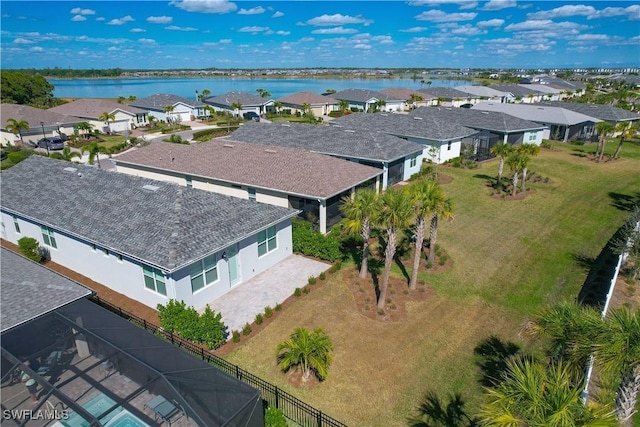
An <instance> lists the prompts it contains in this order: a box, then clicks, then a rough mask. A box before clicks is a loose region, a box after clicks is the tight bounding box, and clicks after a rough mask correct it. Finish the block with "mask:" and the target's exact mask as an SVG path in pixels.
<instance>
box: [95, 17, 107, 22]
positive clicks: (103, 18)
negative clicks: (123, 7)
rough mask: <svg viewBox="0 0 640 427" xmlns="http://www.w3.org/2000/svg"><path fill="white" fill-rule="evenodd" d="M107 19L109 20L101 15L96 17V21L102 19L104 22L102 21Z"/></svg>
mask: <svg viewBox="0 0 640 427" xmlns="http://www.w3.org/2000/svg"><path fill="white" fill-rule="evenodd" d="M106 20H107V19H106V18H105V17H104V16H101V17H99V18H96V21H100V22H102V21H106Z"/></svg>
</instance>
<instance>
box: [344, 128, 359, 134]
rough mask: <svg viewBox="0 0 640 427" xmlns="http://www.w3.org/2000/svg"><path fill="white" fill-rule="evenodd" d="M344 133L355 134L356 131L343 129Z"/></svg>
mask: <svg viewBox="0 0 640 427" xmlns="http://www.w3.org/2000/svg"><path fill="white" fill-rule="evenodd" d="M344 131H345V132H349V133H356V131H355V130H353V129H345V130H344Z"/></svg>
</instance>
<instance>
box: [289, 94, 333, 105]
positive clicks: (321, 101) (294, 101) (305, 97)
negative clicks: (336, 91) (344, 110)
mask: <svg viewBox="0 0 640 427" xmlns="http://www.w3.org/2000/svg"><path fill="white" fill-rule="evenodd" d="M277 101H278V102H281V103H283V104H289V105H300V106H301V105H302V104H310V105H325V104H339V103H340V101H338V100H337V99H335V98H332V97H330V96H324V95H320V94H318V93H314V92H296V93H294V94H292V95H288V96H283V97H282V98H278V99H277Z"/></svg>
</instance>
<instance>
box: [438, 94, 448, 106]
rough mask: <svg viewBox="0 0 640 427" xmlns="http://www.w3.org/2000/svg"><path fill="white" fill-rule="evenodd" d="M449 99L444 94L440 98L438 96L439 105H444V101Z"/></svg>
mask: <svg viewBox="0 0 640 427" xmlns="http://www.w3.org/2000/svg"><path fill="white" fill-rule="evenodd" d="M446 100H447V98H445V97H444V96H439V97H438V98H436V101H437V102H438V104H437V105H442V103H443V102H445V101H446Z"/></svg>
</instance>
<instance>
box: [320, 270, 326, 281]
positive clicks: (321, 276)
mask: <svg viewBox="0 0 640 427" xmlns="http://www.w3.org/2000/svg"><path fill="white" fill-rule="evenodd" d="M326 278H327V276H326V275H325V274H324V271H323V272H322V273H320V275H319V276H318V279H320V280H324V279H326Z"/></svg>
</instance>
